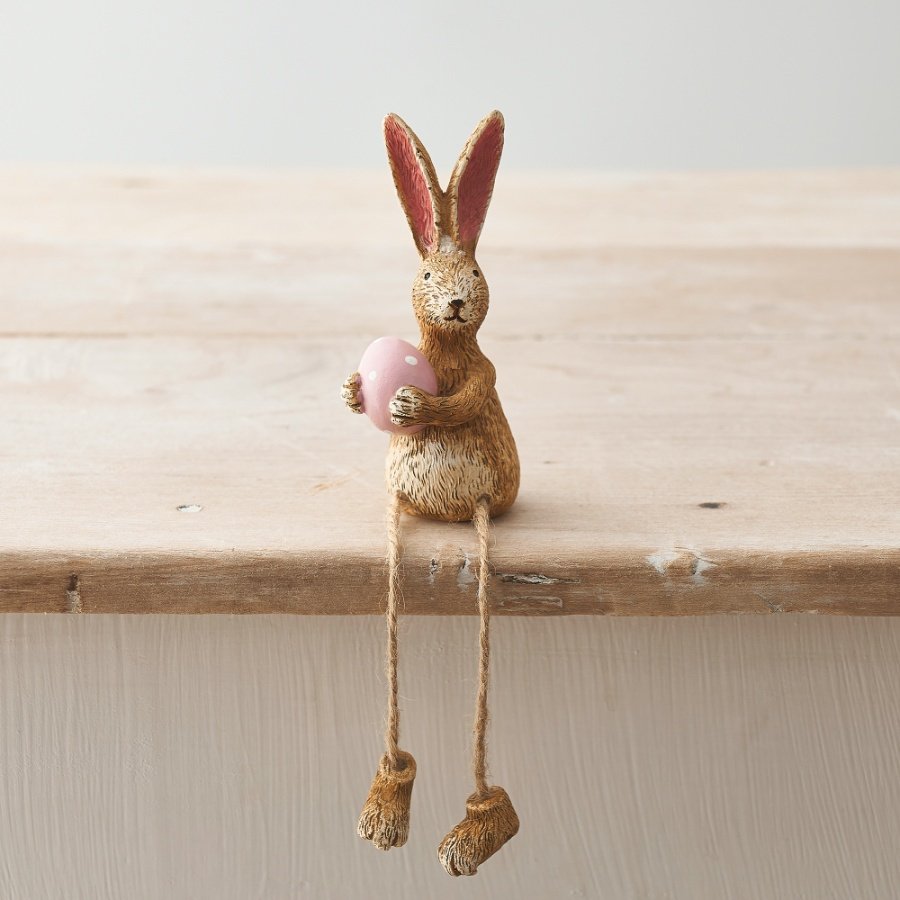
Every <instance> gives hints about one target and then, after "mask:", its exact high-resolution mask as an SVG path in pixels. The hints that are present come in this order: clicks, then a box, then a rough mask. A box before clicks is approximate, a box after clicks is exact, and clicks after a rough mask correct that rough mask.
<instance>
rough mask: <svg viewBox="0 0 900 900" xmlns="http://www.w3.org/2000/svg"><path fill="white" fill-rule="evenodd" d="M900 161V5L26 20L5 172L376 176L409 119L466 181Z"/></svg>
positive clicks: (2, 125) (399, 9)
mask: <svg viewBox="0 0 900 900" xmlns="http://www.w3.org/2000/svg"><path fill="white" fill-rule="evenodd" d="M494 106H496V107H499V108H500V109H502V110H503V111H504V113H505V114H506V117H507V123H508V128H509V140H508V145H507V166H510V167H520V168H560V167H572V168H613V169H685V168H688V169H697V168H771V167H775V168H781V167H798V166H849V165H853V166H860V165H876V166H877V165H889V164H896V163H898V162H900V124H898V109H900V3H898V2H897V0H869V2H865V0H864V2H855V3H851V2H848V0H840V2H836V0H824V2H818V3H816V2H801V0H780V2H771V0H763V2H758V0H757V2H743V3H734V2H728V0H724V2H723V0H689V2H669V0H636V2H622V3H612V2H609V0H601V2H573V0H556V2H554V3H543V4H542V3H536V2H534V0H520V2H511V0H506V2H498V3H484V4H483V3H479V2H464V0H444V2H443V3H439V4H438V3H428V4H422V5H419V4H416V3H411V2H408V0H402V2H396V3H391V4H389V5H385V4H378V3H354V4H344V3H334V2H332V3H324V2H323V3H315V4H313V3H298V2H286V0H284V2H276V0H262V2H254V3H249V2H244V3H240V2H234V0H216V2H213V0H191V2H184V0H154V2H152V3H151V2H143V0H142V2H127V0H124V2H123V0H83V2H70V3H66V2H60V0H57V2H42V0H30V2H21V0H5V2H4V3H3V4H2V6H0V160H2V161H13V162H29V161H51V162H89V163H98V164H103V163H128V164H130V163H163V164H187V165H194V164H213V165H223V164H224V165H257V166H338V167H346V166H352V167H370V166H378V165H381V164H382V157H383V151H382V148H381V137H380V119H381V117H382V116H383V114H384V113H385V112H387V111H389V110H394V111H396V112H399V113H400V114H401V115H403V116H404V117H405V118H406V119H407V120H408V121H409V122H410V123H411V124H412V125H413V127H414V128H416V129H417V130H418V131H419V132H420V134H421V135H422V137H423V139H424V140H425V141H426V143H427V144H428V145H429V146H431V147H434V148H435V150H436V153H435V161H436V163H437V165H438V168H439V170H441V172H442V173H446V170H447V169H448V167H449V166H450V164H451V163H452V161H453V159H454V158H455V156H456V153H457V151H458V149H459V147H460V146H461V144H462V142H463V140H464V138H465V136H466V134H468V131H469V129H470V128H471V127H472V125H473V124H474V123H475V121H477V120H478V119H479V118H480V117H481V115H482V114H483V113H484V112H486V111H487V110H489V109H490V108H492V107H494Z"/></svg>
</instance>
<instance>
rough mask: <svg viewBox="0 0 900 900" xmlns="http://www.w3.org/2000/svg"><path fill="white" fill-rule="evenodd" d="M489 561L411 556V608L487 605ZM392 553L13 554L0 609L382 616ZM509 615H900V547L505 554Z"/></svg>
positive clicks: (500, 609)
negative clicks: (484, 582)
mask: <svg viewBox="0 0 900 900" xmlns="http://www.w3.org/2000/svg"><path fill="white" fill-rule="evenodd" d="M475 563H476V559H475V558H474V556H473V557H470V556H469V555H467V554H466V553H464V552H463V551H459V553H458V555H456V556H454V555H453V554H446V555H443V556H442V555H440V554H439V555H438V556H435V557H432V558H422V557H420V556H417V557H414V558H410V557H407V559H406V562H405V565H404V582H403V584H404V588H403V594H404V607H403V608H404V611H405V613H406V614H411V615H474V614H475V612H476V601H475V570H476V565H475ZM385 590H386V573H385V567H384V563H383V562H382V561H381V560H373V559H371V558H358V559H354V558H349V557H348V555H347V554H346V553H334V554H327V553H325V554H321V555H320V556H317V557H316V558H315V559H312V558H310V557H308V556H307V557H304V558H298V557H287V556H278V555H274V554H256V555H248V554H239V553H234V552H229V553H220V554H216V553H204V554H197V555H173V554H164V553H129V554H119V555H106V556H103V555H98V556H91V557H83V558H79V557H55V558H49V557H42V558H41V559H36V558H35V557H34V556H31V555H25V554H9V553H7V554H0V612H10V613H12V612H35V613H48V612H54V613H73V614H78V613H126V614H131V613H138V614H148V613H188V614H206V613H227V614H242V613H293V614H298V615H378V614H381V612H382V611H383V603H384V597H385ZM491 598H492V603H493V608H494V610H495V612H496V613H497V614H500V615H526V616H548V615H549V616H556V615H607V616H657V615H671V616H683V615H713V614H722V613H789V612H805V613H828V614H838V615H856V616H883V615H897V614H900V550H898V549H883V550H877V549H860V550H844V551H827V552H826V551H820V552H815V553H812V552H809V553H799V552H797V553H789V554H776V553H772V552H762V551H760V552H755V551H740V552H737V551H723V552H720V553H705V554H704V555H702V556H700V555H698V554H697V553H695V552H694V551H691V550H685V549H676V550H673V551H671V553H662V554H661V553H655V554H647V555H645V554H643V553H641V552H638V551H635V552H627V553H626V552H616V553H613V552H608V553H606V554H602V553H601V554H595V555H594V557H593V558H592V559H591V561H590V562H587V563H579V562H577V561H575V560H572V559H570V560H565V559H562V558H556V559H554V560H553V561H552V562H549V563H547V562H544V563H541V564H540V565H538V564H530V563H528V562H527V561H523V560H521V559H518V560H517V561H514V560H513V559H511V558H504V557H503V556H502V554H500V553H498V554H497V555H496V558H495V560H494V564H493V575H492V580H491Z"/></svg>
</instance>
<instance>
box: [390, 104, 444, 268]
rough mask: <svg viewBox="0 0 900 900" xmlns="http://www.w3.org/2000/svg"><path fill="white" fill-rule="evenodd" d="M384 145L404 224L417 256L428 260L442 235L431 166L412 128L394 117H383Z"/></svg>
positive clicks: (435, 183)
mask: <svg viewBox="0 0 900 900" xmlns="http://www.w3.org/2000/svg"><path fill="white" fill-rule="evenodd" d="M384 142H385V144H386V145H387V152H388V160H389V161H390V164H391V173H392V174H393V176H394V186H395V187H396V188H397V196H398V197H399V198H400V203H401V204H402V206H403V211H404V212H405V213H406V220H407V221H408V222H409V227H410V230H411V231H412V233H413V238H414V239H415V242H416V246H417V247H418V248H419V253H421V254H422V256H427V255H428V254H429V253H430V252H431V251H432V250H434V249H435V248H436V247H437V244H438V241H439V239H440V232H441V221H440V218H441V202H442V194H441V190H440V188H439V187H438V180H437V175H436V174H435V171H434V163H433V162H432V161H431V157H430V156H429V155H428V151H427V150H426V149H425V147H424V146H423V145H422V142H421V141H420V140H419V139H418V138H417V137H416V134H415V132H414V131H413V130H412V128H410V127H409V125H407V124H406V122H404V121H403V119H401V118H400V116H398V115H395V114H394V113H391V114H390V115H387V116H385V119H384Z"/></svg>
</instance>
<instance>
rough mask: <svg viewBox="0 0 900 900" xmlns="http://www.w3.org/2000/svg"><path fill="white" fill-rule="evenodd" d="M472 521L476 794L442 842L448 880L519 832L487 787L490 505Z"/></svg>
mask: <svg viewBox="0 0 900 900" xmlns="http://www.w3.org/2000/svg"><path fill="white" fill-rule="evenodd" d="M472 521H473V522H474V524H475V531H476V533H477V535H478V550H479V557H480V559H479V565H478V614H479V619H480V623H481V624H480V628H479V631H478V647H479V658H478V694H477V696H476V699H475V724H474V727H473V729H472V730H473V738H474V740H473V753H472V768H473V772H474V775H475V793H474V794H472V795H471V796H470V797H469V798H468V800H466V817H465V818H464V819H463V820H462V822H460V823H459V824H458V825H457V826H456V827H455V828H454V829H453V830H452V831H451V832H450V833H449V834H448V835H447V836H446V837H445V838H444V839H443V840H442V841H441V844H440V846H439V847H438V858H439V859H440V861H441V864H442V865H443V867H444V868H445V869H446V870H447V872H448V873H449V874H450V875H474V874H475V873H476V872H477V871H478V866H480V865H481V863H483V862H484V861H485V860H486V859H488V858H489V857H491V856H493V855H494V854H495V853H496V852H497V851H498V850H499V849H500V848H501V847H502V846H503V845H504V844H505V843H506V842H507V841H508V840H509V839H510V838H511V837H513V836H514V835H515V834H516V832H517V831H518V830H519V817H518V816H517V815H516V811H515V809H514V808H513V805H512V801H511V800H510V799H509V795H508V794H507V793H506V791H505V790H503V788H502V787H496V786H494V787H489V786H488V783H487V726H488V681H489V674H490V662H491V635H490V626H491V607H490V601H489V598H488V581H489V579H490V563H489V560H488V552H489V543H490V524H491V519H490V499H489V498H488V497H482V498H481V499H480V500H479V501H478V503H477V504H476V506H475V511H474V515H473V518H472Z"/></svg>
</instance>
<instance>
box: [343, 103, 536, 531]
mask: <svg viewBox="0 0 900 900" xmlns="http://www.w3.org/2000/svg"><path fill="white" fill-rule="evenodd" d="M385 128H386V131H387V129H388V128H391V129H393V133H394V134H398V133H400V134H405V135H406V137H407V139H408V141H409V149H410V151H411V152H410V157H409V158H411V159H414V160H415V161H416V162H417V163H418V166H419V169H420V172H421V174H422V176H423V177H424V181H425V184H426V185H427V189H428V195H429V197H430V199H431V203H432V209H433V221H434V231H433V233H431V234H427V235H422V234H418V233H417V232H416V227H415V221H414V217H413V215H412V214H411V207H412V202H411V201H410V198H408V197H406V196H404V193H403V183H404V182H403V179H402V178H401V177H400V175H399V174H398V164H397V163H396V162H395V160H394V158H393V157H392V158H391V159H390V162H391V167H392V171H393V174H394V182H395V185H396V186H397V190H398V195H399V196H400V201H401V204H402V205H403V208H404V211H405V212H406V214H407V219H408V221H409V223H410V228H411V229H412V231H413V238H414V240H415V242H416V247H417V248H418V250H419V254H420V256H421V257H422V262H421V264H420V266H419V271H418V273H417V275H416V279H415V281H414V283H413V291H412V299H413V310H414V312H415V315H416V319H417V321H418V323H419V331H420V334H421V341H420V343H419V349H420V350H421V351H422V353H423V354H424V355H425V357H426V358H427V359H428V361H429V362H430V363H431V365H432V366H433V368H434V370H435V373H436V375H437V380H438V395H437V396H431V395H429V394H426V393H425V392H424V391H421V390H419V389H418V388H415V387H403V388H400V390H399V391H397V393H396V395H395V396H394V399H393V400H392V401H391V405H390V408H391V414H392V415H391V418H392V420H393V421H394V423H395V424H401V425H425V426H427V427H425V428H424V429H423V430H422V431H420V432H418V433H416V434H412V435H406V434H396V435H392V436H391V446H390V450H389V453H388V459H387V481H388V487H389V489H390V490H391V491H392V492H393V493H395V494H397V495H399V496H400V498H401V503H402V506H403V509H404V510H405V511H406V512H408V513H411V514H413V515H417V516H425V517H427V518H431V519H440V520H443V521H448V522H459V521H466V520H469V519H471V518H472V516H473V513H474V509H475V504H476V503H477V501H478V499H479V498H480V497H484V496H486V497H488V498H489V501H490V513H491V515H492V516H497V515H499V514H500V513H502V512H504V511H505V510H507V509H509V507H510V506H511V505H512V503H513V501H514V500H515V499H516V494H517V493H518V490H519V457H518V453H517V452H516V445H515V441H514V440H513V436H512V432H511V431H510V429H509V425H508V423H507V421H506V416H505V415H504V414H503V408H502V407H501V405H500V398H499V397H498V396H497V391H496V389H495V387H494V380H495V373H494V367H493V366H492V365H491V362H490V360H488V358H487V357H486V356H485V355H484V354H483V353H482V352H481V348H480V347H479V346H478V340H477V332H478V328H479V326H480V325H481V323H482V321H483V320H484V317H485V315H486V314H487V310H488V288H487V283H486V282H485V279H484V276H483V274H482V272H481V268H480V266H479V265H478V263H477V262H476V260H475V245H476V243H477V235H476V236H475V238H473V239H471V240H469V241H467V242H465V246H461V245H460V242H459V240H458V234H459V229H458V226H457V213H458V191H459V187H460V183H461V181H462V180H463V178H464V177H465V172H466V165H467V162H468V160H469V158H470V156H471V155H472V153H473V149H474V148H476V145H477V144H478V142H479V139H480V138H481V136H482V134H484V133H485V132H486V131H487V130H488V129H491V130H492V132H493V133H494V134H498V133H499V135H500V143H499V146H497V148H496V153H495V154H494V156H495V159H492V160H491V162H492V163H493V172H492V174H490V178H489V183H488V185H487V190H486V192H485V193H484V195H483V198H482V199H483V211H484V212H486V211H487V204H488V203H489V201H490V194H491V189H492V187H493V173H495V172H496V165H497V164H498V163H499V157H500V151H501V149H502V129H503V117H502V116H501V115H500V113H499V112H496V111H495V112H492V113H490V114H489V115H488V116H486V117H485V118H484V119H482V121H481V122H480V123H479V124H478V126H477V127H476V128H475V130H474V132H473V133H472V136H471V137H470V138H469V140H468V142H467V143H466V146H465V147H464V148H463V152H462V153H461V154H460V157H459V160H458V161H457V163H456V166H455V167H454V170H453V174H452V176H451V178H450V182H449V185H448V187H447V190H446V191H443V190H441V188H440V186H439V185H438V182H437V178H436V175H435V170H434V164H433V163H432V161H431V158H430V156H429V155H428V151H427V150H425V147H424V146H423V145H422V142H421V141H420V140H419V139H418V137H416V135H415V134H414V133H413V131H412V130H411V129H410V128H409V126H408V125H406V123H405V122H403V120H402V119H400V118H399V117H398V116H393V115H391V116H388V117H387V119H386V120H385ZM492 146H493V145H492ZM480 162H483V160H480ZM479 230H480V229H479ZM451 301H456V306H454V304H453V303H452V302H451ZM358 385H359V374H358V373H357V372H354V373H353V374H352V375H350V376H349V377H348V378H347V380H346V381H345V382H344V385H343V388H342V396H343V398H344V402H345V403H346V404H347V406H348V407H349V408H350V409H351V410H353V411H354V412H359V400H358V396H357V390H358Z"/></svg>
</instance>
